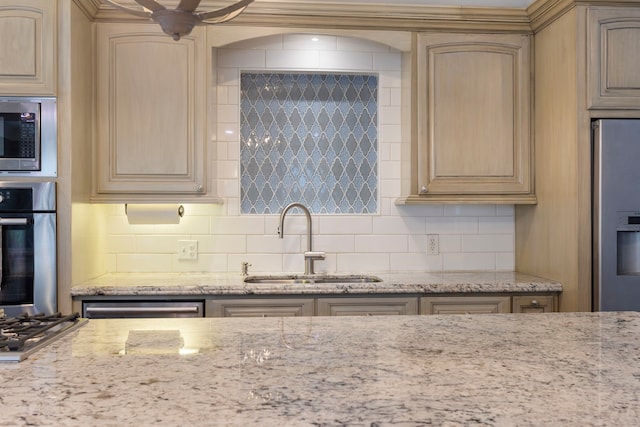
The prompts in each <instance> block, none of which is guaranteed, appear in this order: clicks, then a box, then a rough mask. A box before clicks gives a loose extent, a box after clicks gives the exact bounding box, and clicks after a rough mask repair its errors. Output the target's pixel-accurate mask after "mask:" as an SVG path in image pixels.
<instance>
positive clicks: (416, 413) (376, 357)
mask: <svg viewBox="0 0 640 427" xmlns="http://www.w3.org/2000/svg"><path fill="white" fill-rule="evenodd" d="M639 354H640V314H639V313H550V314H495V315H447V316H389V317H320V318H318V317H311V318H310V317H293V318H258V319H255V318H254V319H249V318H240V319H237V318H236V319H205V318H200V319H140V320H124V319H111V320H89V322H88V323H87V324H86V325H85V326H82V327H81V328H80V329H78V330H77V331H74V332H72V333H71V334H69V335H67V336H65V337H63V338H61V339H60V340H59V341H56V342H54V343H53V344H51V345H50V346H47V347H46V348H44V349H41V350H39V351H38V352H36V353H35V354H33V355H31V356H30V357H29V358H28V359H26V360H25V361H23V362H20V363H4V364H0V378H1V380H2V389H1V392H0V402H1V403H2V410H1V411H0V425H3V426H22V425H38V426H133V425H136V426H137V425H141V426H149V425H154V426H218V425H234V426H236V425H237V426H247V425H267V426H271V425H277V426H310V425H315V426H318V425H326V426H338V425H340V426H344V425H348V426H390V425H401V426H425V425H435V426H581V427H583V426H636V425H638V424H637V423H638V420H639V419H640V404H639V400H638V399H639V395H640V356H638V355H639Z"/></svg>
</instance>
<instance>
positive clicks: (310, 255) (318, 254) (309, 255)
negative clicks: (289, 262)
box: [304, 251, 325, 260]
mask: <svg viewBox="0 0 640 427" xmlns="http://www.w3.org/2000/svg"><path fill="white" fill-rule="evenodd" d="M324 258H325V253H324V252H322V251H306V252H305V253H304V259H316V260H319V259H324Z"/></svg>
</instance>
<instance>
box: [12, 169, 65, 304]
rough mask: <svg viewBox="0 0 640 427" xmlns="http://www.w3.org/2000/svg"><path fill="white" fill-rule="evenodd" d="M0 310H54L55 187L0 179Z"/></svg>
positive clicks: (55, 296)
mask: <svg viewBox="0 0 640 427" xmlns="http://www.w3.org/2000/svg"><path fill="white" fill-rule="evenodd" d="M0 242H1V243H2V244H1V245H0V260H1V263H0V266H1V267H0V277H1V278H2V280H1V282H0V309H2V310H4V313H5V315H7V316H15V315H18V314H21V313H30V314H35V313H45V314H51V313H55V312H56V307H57V292H56V289H57V261H56V185H55V182H53V181H39V182H36V181H33V182H29V181H19V182H18V181H0Z"/></svg>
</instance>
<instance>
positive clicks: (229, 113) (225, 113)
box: [216, 105, 239, 123]
mask: <svg viewBox="0 0 640 427" xmlns="http://www.w3.org/2000/svg"><path fill="white" fill-rule="evenodd" d="M216 114H217V115H218V117H219V118H220V121H221V122H224V123H237V121H238V114H239V112H238V106H237V105H220V106H218V109H217V112H216Z"/></svg>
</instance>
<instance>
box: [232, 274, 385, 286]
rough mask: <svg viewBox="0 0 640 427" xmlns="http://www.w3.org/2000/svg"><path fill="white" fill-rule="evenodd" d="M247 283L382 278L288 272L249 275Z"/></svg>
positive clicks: (353, 280)
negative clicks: (284, 273)
mask: <svg viewBox="0 0 640 427" xmlns="http://www.w3.org/2000/svg"><path fill="white" fill-rule="evenodd" d="M244 282H245V283H256V284H258V283H263V284H295V283H299V284H327V283H328V284H331V283H335V284H339V283H376V282H382V279H380V278H379V277H376V276H369V275H362V274H342V275H335V274H310V275H305V274H286V275H264V276H247V277H246V278H245V279H244Z"/></svg>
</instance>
